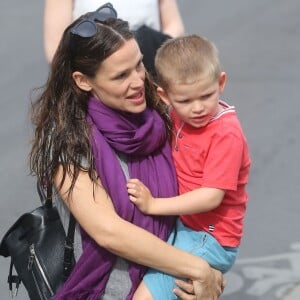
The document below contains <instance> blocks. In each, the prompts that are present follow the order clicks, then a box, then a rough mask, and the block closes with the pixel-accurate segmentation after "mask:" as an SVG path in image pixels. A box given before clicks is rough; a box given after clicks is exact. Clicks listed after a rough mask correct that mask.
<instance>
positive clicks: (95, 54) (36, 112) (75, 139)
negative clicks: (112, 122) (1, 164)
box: [30, 15, 171, 195]
mask: <svg viewBox="0 0 300 300" xmlns="http://www.w3.org/2000/svg"><path fill="white" fill-rule="evenodd" d="M85 17H86V15H85V16H82V17H81V18H79V19H78V20H76V21H75V22H73V23H72V24H71V25H70V26H69V27H68V28H66V30H65V31H64V34H63V37H62V39H61V42H60V44H59V46H58V49H57V51H56V53H55V56H54V58H53V61H52V64H51V66H50V72H49V77H48V80H47V82H46V84H45V86H44V87H42V92H41V93H40V95H39V97H38V98H37V99H36V101H35V102H33V104H32V122H33V125H34V126H35V131H34V138H33V142H32V149H31V152H30V170H31V174H33V175H36V176H37V178H38V180H39V181H41V182H43V181H44V180H47V181H48V182H53V179H54V176H55V175H56V173H57V170H58V167H59V165H61V166H62V168H63V178H62V180H61V182H60V186H59V187H58V188H59V189H60V188H61V186H62V184H63V183H64V180H65V177H66V174H67V173H69V174H70V175H71V178H72V182H71V187H70V190H69V195H70V193H71V192H72V190H73V187H74V184H75V181H76V179H77V177H78V174H79V171H80V170H82V169H85V170H86V171H87V172H88V174H89V176H90V178H91V179H92V180H93V181H94V182H96V179H97V175H96V172H95V169H94V163H93V155H92V147H91V143H90V139H89V136H90V128H89V126H88V123H87V121H86V114H87V107H88V99H89V97H90V93H89V92H85V91H83V90H81V89H79V88H78V87H77V85H76V84H75V82H74V80H73V78H72V73H73V72H74V71H80V72H81V73H83V74H85V75H87V76H88V77H90V78H93V77H95V75H96V72H97V70H98V69H99V67H100V65H101V63H102V62H103V61H104V60H105V59H106V58H107V57H109V56H110V55H111V54H113V53H114V52H116V51H117V50H118V49H119V48H120V47H121V46H122V45H123V44H124V43H125V42H126V41H127V40H130V39H132V38H134V35H133V32H131V31H130V30H129V26H128V23H127V22H125V21H123V20H120V19H108V20H106V21H103V22H97V33H96V34H95V36H93V37H90V38H82V37H80V36H75V35H72V34H71V33H70V29H71V28H72V27H73V26H74V24H77V23H78V22H80V21H81V20H82V19H83V18H85ZM145 97H146V102H147V106H148V107H152V108H154V109H156V110H157V111H158V112H159V113H160V115H161V116H162V117H163V119H164V121H165V123H166V125H167V126H166V127H167V131H168V136H169V137H170V129H171V126H170V121H169V118H168V116H167V114H166V110H165V106H164V105H163V103H162V101H160V99H159V98H158V96H157V94H156V87H155V85H154V83H153V81H152V80H151V78H150V76H149V75H148V74H147V72H146V79H145ZM83 161H85V162H86V163H85V164H84V165H85V166H83Z"/></svg>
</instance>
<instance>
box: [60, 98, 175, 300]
mask: <svg viewBox="0 0 300 300" xmlns="http://www.w3.org/2000/svg"><path fill="white" fill-rule="evenodd" d="M88 121H89V123H91V125H92V146H93V153H94V158H95V167H96V170H97V172H98V175H99V177H100V179H101V182H102V184H103V186H104V187H105V189H106V191H107V192H108V193H109V195H110V197H111V199H112V201H113V204H114V207H115V210H116V211H117V213H118V214H119V215H120V216H121V217H122V218H123V219H125V220H127V221H129V222H131V223H133V224H136V225H137V226H140V227H143V228H145V229H146V230H148V231H150V232H152V233H154V234H155V235H156V236H158V237H159V238H161V239H163V240H166V239H167V238H168V236H169V234H170V231H171V229H172V227H173V224H174V218H173V217H160V216H145V215H143V214H142V213H141V212H140V211H139V209H138V208H137V207H135V206H134V205H133V204H132V203H131V202H130V201H129V199H128V194H127V189H126V178H125V175H124V172H123V170H122V168H121V165H120V162H119V160H118V158H117V156H116V153H115V151H117V152H121V153H123V154H125V155H126V157H127V165H128V170H129V176H130V177H131V178H139V179H140V180H141V181H142V182H144V183H145V184H146V186H148V187H149V189H150V190H151V192H152V194H153V196H155V197H158V196H159V197H171V196H174V195H176V194H177V184H176V175H175V170H174V167H173V162H172V158H171V151H170V147H169V144H168V142H167V139H166V130H165V126H164V122H163V120H162V119H161V117H160V116H159V114H158V113H157V112H156V111H155V110H153V109H149V108H147V109H146V110H145V111H144V112H142V113H140V114H132V113H126V112H120V111H115V110H113V109H111V108H109V107H107V106H105V105H104V104H103V103H102V102H100V101H99V100H97V99H96V98H91V99H90V101H89V106H88ZM81 231H82V232H81V233H82V240H83V254H82V255H81V257H80V259H79V261H78V262H77V264H76V266H75V268H74V270H73V272H72V274H71V276H70V277H69V279H68V280H67V282H66V283H65V285H64V286H63V288H62V289H61V290H60V291H59V293H58V294H57V295H56V296H55V299H56V300H58V299H59V300H60V299H62V300H71V299H72V300H75V299H78V300H96V299H99V296H100V295H102V294H104V291H105V286H106V283H107V281H108V278H109V275H110V272H111V270H112V268H113V266H114V263H115V261H116V258H117V257H116V256H115V255H114V254H112V253H110V252H108V251H107V250H105V249H104V248H102V247H100V246H99V245H97V244H96V243H95V241H94V240H93V239H92V238H91V237H90V236H88V235H87V234H86V233H85V232H84V231H83V230H81ZM137 242H138V241H137ZM146 270H147V268H146V267H144V266H141V265H138V264H135V263H131V262H129V276H130V278H131V281H132V287H131V290H130V293H129V295H128V296H127V298H126V299H127V300H129V299H131V298H132V296H133V293H134V291H135V290H136V288H137V286H138V284H139V283H140V282H141V280H142V278H143V275H144V274H145V272H146Z"/></svg>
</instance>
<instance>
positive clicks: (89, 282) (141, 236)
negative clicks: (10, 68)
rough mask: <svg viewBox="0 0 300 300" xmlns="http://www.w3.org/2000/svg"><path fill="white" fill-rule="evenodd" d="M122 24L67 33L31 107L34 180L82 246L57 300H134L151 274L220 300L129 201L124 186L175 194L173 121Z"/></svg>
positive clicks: (104, 21)
mask: <svg viewBox="0 0 300 300" xmlns="http://www.w3.org/2000/svg"><path fill="white" fill-rule="evenodd" d="M116 17H117V16H116V12H115V11H114V9H113V8H112V7H111V6H110V5H104V6H103V7H101V8H99V9H98V10H97V11H95V12H93V13H89V14H87V15H85V16H83V17H81V18H79V19H78V20H76V21H75V22H74V23H72V24H71V25H70V26H69V27H68V28H67V29H66V30H65V31H64V34H63V37H62V40H61V42H60V44H59V46H58V50H57V52H56V54H55V56H54V59H53V63H52V65H51V70H50V75H49V79H48V81H47V83H46V85H45V87H44V90H43V92H42V94H41V95H40V97H39V98H38V99H37V101H36V102H35V103H34V105H33V122H34V124H35V126H36V128H35V137H34V141H33V146H32V151H31V170H32V172H33V173H34V174H36V175H37V177H38V179H40V180H43V179H44V178H45V177H46V178H48V180H50V181H51V182H53V183H54V185H55V186H56V189H57V190H58V192H59V194H60V196H61V198H62V201H63V202H64V203H65V204H66V206H67V207H68V209H69V210H70V211H71V212H72V214H73V215H74V217H75V219H76V220H77V222H78V223H79V225H80V232H81V238H82V254H81V256H80V257H79V259H78V261H77V263H76V265H75V267H74V269H73V271H72V273H71V275H70V277H69V279H68V280H67V281H66V283H65V284H64V286H63V287H62V288H61V289H60V291H59V292H58V294H57V295H56V296H55V299H63V300H68V299H72V300H73V299H84V300H85V299H99V297H101V299H125V298H126V299H131V298H132V295H133V293H134V291H135V289H136V288H137V286H138V284H139V283H140V281H141V280H142V277H143V275H144V273H145V271H146V267H152V268H156V269H159V270H162V271H164V272H167V273H170V274H173V275H175V276H178V277H183V278H189V279H191V280H192V281H193V285H191V284H189V283H187V282H184V281H178V282H177V285H178V286H179V287H181V288H183V289H184V290H185V291H186V292H184V291H183V290H180V289H176V291H175V293H176V295H178V296H179V297H181V298H182V299H195V295H197V296H199V297H201V299H210V300H211V299H217V297H218V296H219V295H220V293H221V281H222V280H221V279H222V278H221V275H220V274H219V273H218V272H216V271H214V270H212V269H211V268H210V267H209V266H208V264H207V263H206V262H205V261H203V260H202V259H200V258H197V257H195V256H193V255H191V254H188V253H186V252H183V251H180V250H178V249H176V248H174V247H172V246H171V245H169V244H167V243H166V242H165V240H166V239H167V237H168V235H169V233H170V230H171V228H172V226H173V221H174V220H173V218H165V217H163V218H162V217H159V218H154V217H152V216H145V215H143V214H141V213H140V212H139V211H138V209H136V208H135V207H134V205H133V204H131V203H130V201H129V200H128V194H127V190H126V176H127V177H128V176H130V177H137V178H139V179H141V180H143V182H146V183H147V184H148V186H149V187H150V189H151V191H152V193H153V194H154V195H157V196H164V197H167V196H170V195H175V194H176V193H177V190H176V179H175V173H174V168H173V165H172V161H171V155H170V149H169V145H168V142H167V132H166V129H165V124H164V122H163V119H164V120H165V122H166V124H167V125H168V124H169V123H168V122H169V121H168V120H167V118H166V116H165V114H164V109H163V107H162V104H161V102H159V99H157V98H156V95H155V88H154V86H153V83H152V82H151V81H150V80H149V78H148V77H147V75H146V74H145V69H144V66H143V63H142V54H141V52H140V49H139V47H138V45H137V43H136V41H135V39H134V36H133V33H132V32H131V31H130V30H129V27H128V23H127V22H124V21H122V20H120V19H117V18H116ZM126 173H128V174H127V175H126ZM118 257H120V259H119V258H118ZM117 282H119V283H117ZM124 283H128V284H127V286H126V284H124ZM119 284H122V286H121V287H119V286H118V285H119ZM118 288H119V290H118Z"/></svg>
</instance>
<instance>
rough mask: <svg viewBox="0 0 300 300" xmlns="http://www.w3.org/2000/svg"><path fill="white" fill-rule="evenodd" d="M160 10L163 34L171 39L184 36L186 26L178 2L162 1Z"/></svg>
mask: <svg viewBox="0 0 300 300" xmlns="http://www.w3.org/2000/svg"><path fill="white" fill-rule="evenodd" d="M159 9H160V21H161V29H162V32H163V33H165V34H168V35H170V36H171V37H178V36H181V35H183V34H184V24H183V21H182V18H181V15H180V11H179V9H178V6H177V2H176V0H160V1H159Z"/></svg>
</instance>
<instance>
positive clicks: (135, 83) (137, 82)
mask: <svg viewBox="0 0 300 300" xmlns="http://www.w3.org/2000/svg"><path fill="white" fill-rule="evenodd" d="M144 81H145V73H142V72H138V71H135V72H134V74H132V81H131V86H132V87H141V86H143V85H144Z"/></svg>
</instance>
